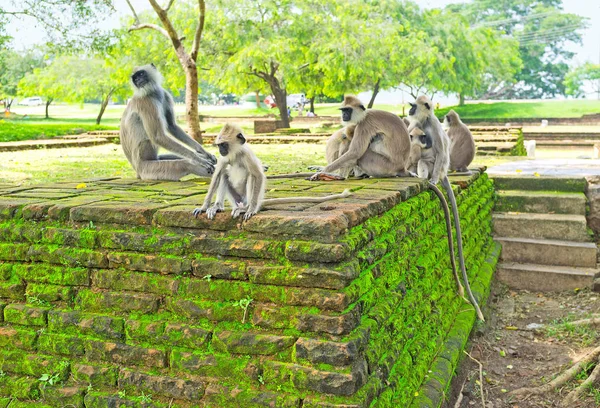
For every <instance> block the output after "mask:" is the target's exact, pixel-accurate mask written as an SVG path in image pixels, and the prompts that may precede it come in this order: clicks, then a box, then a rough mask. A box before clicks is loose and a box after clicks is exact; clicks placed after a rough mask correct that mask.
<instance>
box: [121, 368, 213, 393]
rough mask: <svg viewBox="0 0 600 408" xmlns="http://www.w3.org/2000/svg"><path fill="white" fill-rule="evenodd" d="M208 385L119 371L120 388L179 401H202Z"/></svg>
mask: <svg viewBox="0 0 600 408" xmlns="http://www.w3.org/2000/svg"><path fill="white" fill-rule="evenodd" d="M206 385H207V383H206V382H204V381H198V380H190V379H182V378H174V377H166V376H159V375H149V374H145V373H140V372H135V371H132V370H127V369H121V370H120V371H119V388H122V389H128V388H130V389H133V390H135V392H139V390H146V391H147V392H150V393H151V394H152V395H159V396H164V397H168V398H175V399H179V400H188V401H198V400H200V398H202V396H203V395H204V390H205V389H206Z"/></svg>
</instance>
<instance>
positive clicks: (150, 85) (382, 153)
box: [120, 64, 483, 320]
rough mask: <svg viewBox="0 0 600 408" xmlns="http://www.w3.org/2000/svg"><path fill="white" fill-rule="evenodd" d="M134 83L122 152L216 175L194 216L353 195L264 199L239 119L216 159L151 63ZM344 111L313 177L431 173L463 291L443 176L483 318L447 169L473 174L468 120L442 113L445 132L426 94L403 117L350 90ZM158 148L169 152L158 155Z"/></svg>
mask: <svg viewBox="0 0 600 408" xmlns="http://www.w3.org/2000/svg"><path fill="white" fill-rule="evenodd" d="M131 82H132V85H133V88H134V95H133V97H132V98H131V100H130V101H129V103H128V104H127V108H126V109H125V112H124V113H123V117H122V118H121V130H120V137H121V144H122V146H123V151H124V152H125V155H126V157H127V159H128V160H129V162H130V163H131V165H132V167H133V168H134V170H135V171H136V173H137V176H138V178H140V179H142V180H179V179H180V178H182V177H184V176H186V175H188V174H195V175H198V176H209V175H211V174H212V179H211V183H210V186H209V189H208V193H207V195H206V198H205V200H204V203H203V204H202V206H201V207H198V208H196V209H195V210H194V211H193V216H195V217H198V216H199V215H201V214H202V213H203V212H205V213H206V216H207V218H208V219H214V217H215V216H216V214H217V213H218V212H220V211H224V209H225V205H224V202H225V199H227V200H228V201H229V202H230V205H231V207H232V211H231V216H232V217H233V218H237V217H239V216H240V215H242V214H243V219H244V221H247V220H249V219H250V218H251V217H252V216H253V215H255V214H257V213H258V212H259V211H260V209H261V208H262V207H263V206H265V205H274V204H291V203H322V202H325V201H329V200H334V199H338V198H345V197H348V196H350V195H351V193H350V191H349V190H345V191H344V192H342V193H340V194H332V195H328V196H324V197H289V198H275V199H265V198H264V195H265V191H266V181H267V179H266V176H265V173H264V167H263V165H262V163H261V162H260V160H259V159H258V158H257V157H256V155H255V154H254V153H253V152H252V150H251V149H250V147H249V146H248V145H247V144H246V136H245V135H244V132H243V131H242V129H241V128H240V127H239V126H237V125H233V124H226V125H225V126H223V128H222V129H221V131H220V132H219V134H218V136H217V138H216V140H215V144H216V146H217V147H218V149H219V154H220V158H219V159H218V160H217V159H216V158H215V156H213V155H212V154H210V153H208V152H206V151H205V150H204V149H203V148H202V146H201V145H200V144H199V143H198V142H196V141H195V140H194V139H193V138H191V137H190V136H188V135H187V134H186V133H185V132H184V131H183V130H182V129H181V128H180V127H179V126H178V125H177V124H176V121H175V114H174V109H173V98H172V97H171V95H170V94H169V93H168V92H166V91H165V90H164V89H163V88H162V86H161V82H162V77H161V75H160V73H159V72H158V70H157V69H156V67H155V66H154V65H153V64H150V65H144V66H142V67H139V68H136V69H135V70H134V72H133V74H132V76H131ZM340 111H341V116H342V123H343V125H344V128H343V129H341V130H339V131H337V132H335V133H334V134H333V135H332V136H331V137H330V138H329V140H328V141H327V145H326V158H327V163H328V164H327V166H325V167H318V168H317V167H314V166H313V167H311V168H313V169H317V170H318V172H317V173H315V174H311V175H310V177H309V179H310V180H312V181H315V180H345V179H347V178H348V177H349V176H350V174H353V175H354V176H355V177H409V176H412V177H420V178H425V179H428V180H429V186H430V188H431V189H432V190H433V191H434V193H435V194H436V195H437V196H438V198H439V199H440V202H441V204H442V208H443V210H444V215H445V218H446V229H447V236H448V245H449V249H450V256H451V264H452V270H453V273H454V278H455V280H456V284H457V288H458V293H459V294H460V295H461V296H463V295H464V289H463V286H462V284H461V283H460V279H459V277H458V272H457V271H456V264H455V259H454V247H453V239H452V228H451V223H450V215H449V208H448V203H447V202H446V200H445V197H444V195H443V194H442V193H441V191H440V190H439V189H438V188H437V184H438V182H441V184H442V186H443V187H444V189H445V190H446V194H447V195H448V198H449V200H450V204H451V206H452V215H453V218H454V224H455V227H456V234H457V246H458V258H459V263H460V268H461V272H462V277H463V280H464V283H465V287H466V289H467V294H468V296H469V298H470V301H471V303H472V304H473V306H474V307H475V310H476V312H477V315H478V317H479V318H480V319H481V320H483V314H482V313H481V310H480V309H479V306H478V304H477V301H476V300H475V298H474V296H473V293H472V292H471V288H470V285H469V281H468V277H467V273H466V269H465V264H464V257H463V248H462V234H461V230H460V220H459V216H458V209H457V206H456V198H455V197H454V193H453V191H452V188H451V186H450V182H449V181H448V177H447V175H448V171H449V170H450V169H451V170H454V171H459V172H461V174H468V166H469V164H470V163H471V161H472V160H473V157H474V155H475V143H474V141H473V136H472V134H471V132H470V131H469V129H468V128H467V126H465V125H464V124H463V123H462V122H461V120H460V118H459V116H458V114H457V113H456V112H454V111H450V112H448V114H447V115H446V116H445V118H444V125H445V127H446V129H447V133H446V131H445V130H444V128H443V127H442V124H441V123H440V121H439V120H438V119H437V117H436V116H435V115H434V112H433V105H432V103H431V101H430V100H429V98H428V97H426V96H419V97H418V98H417V99H416V101H415V103H411V109H410V111H409V115H408V117H407V118H404V119H400V118H399V117H398V116H397V115H394V114H392V113H389V112H386V111H381V110H375V109H366V108H365V107H364V105H363V104H362V103H361V101H360V100H359V99H358V98H356V97H354V96H351V95H347V96H345V97H344V100H343V102H342V106H341V107H340ZM159 147H162V148H164V149H166V150H168V151H170V152H171V153H169V154H158V148H159ZM334 172H335V173H334ZM215 194H216V199H215V202H214V203H212V199H213V197H214V196H215Z"/></svg>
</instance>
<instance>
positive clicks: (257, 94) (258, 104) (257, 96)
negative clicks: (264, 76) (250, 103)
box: [254, 91, 260, 109]
mask: <svg viewBox="0 0 600 408" xmlns="http://www.w3.org/2000/svg"><path fill="white" fill-rule="evenodd" d="M254 92H255V94H256V109H260V94H259V93H258V91H254Z"/></svg>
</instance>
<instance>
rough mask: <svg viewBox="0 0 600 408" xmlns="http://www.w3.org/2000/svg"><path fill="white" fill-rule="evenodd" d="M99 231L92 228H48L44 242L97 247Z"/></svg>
mask: <svg viewBox="0 0 600 408" xmlns="http://www.w3.org/2000/svg"><path fill="white" fill-rule="evenodd" d="M97 234H98V232H97V231H95V230H91V229H80V230H71V229H67V228H52V227H51V228H46V230H45V231H44V237H43V242H44V243H48V244H51V245H64V246H69V247H79V248H89V249H93V248H96V247H97V246H98V245H97V244H96V236H97Z"/></svg>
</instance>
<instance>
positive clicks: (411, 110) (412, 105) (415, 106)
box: [408, 103, 417, 116]
mask: <svg viewBox="0 0 600 408" xmlns="http://www.w3.org/2000/svg"><path fill="white" fill-rule="evenodd" d="M416 111H417V104H416V103H411V104H410V110H409V111H408V114H409V115H411V116H412V115H414V114H415V112H416Z"/></svg>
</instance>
